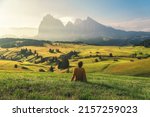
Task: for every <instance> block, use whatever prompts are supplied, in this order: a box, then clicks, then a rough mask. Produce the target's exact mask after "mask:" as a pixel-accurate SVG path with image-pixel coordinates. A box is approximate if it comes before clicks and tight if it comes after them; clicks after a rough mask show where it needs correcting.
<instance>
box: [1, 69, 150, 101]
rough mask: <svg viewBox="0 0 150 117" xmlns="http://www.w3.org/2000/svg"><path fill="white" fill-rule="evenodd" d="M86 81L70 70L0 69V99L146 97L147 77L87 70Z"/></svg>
mask: <svg viewBox="0 0 150 117" xmlns="http://www.w3.org/2000/svg"><path fill="white" fill-rule="evenodd" d="M87 76H88V83H81V82H70V78H71V74H66V73H64V74H62V73H61V74H56V73H48V72H47V73H37V72H35V73H31V72H22V73H17V72H16V73H14V72H12V73H11V72H0V99H2V100H3V99H11V100H12V99H21V100H23V99H27V100H29V99H31V100H35V99H37V100H66V99H69V100H92V99H95V100H116V99H121V100H122V99H123V100H128V99H134V100H142V99H150V78H149V77H147V78H146V77H133V76H119V75H106V74H99V73H88V74H87Z"/></svg>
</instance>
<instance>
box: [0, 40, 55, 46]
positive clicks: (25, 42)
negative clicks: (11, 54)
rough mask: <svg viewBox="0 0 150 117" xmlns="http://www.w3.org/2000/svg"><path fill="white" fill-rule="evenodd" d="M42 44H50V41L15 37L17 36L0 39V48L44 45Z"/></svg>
mask: <svg viewBox="0 0 150 117" xmlns="http://www.w3.org/2000/svg"><path fill="white" fill-rule="evenodd" d="M44 44H51V45H52V42H50V41H44V40H33V39H17V38H16V39H15V38H4V39H0V47H2V48H13V47H22V46H44Z"/></svg>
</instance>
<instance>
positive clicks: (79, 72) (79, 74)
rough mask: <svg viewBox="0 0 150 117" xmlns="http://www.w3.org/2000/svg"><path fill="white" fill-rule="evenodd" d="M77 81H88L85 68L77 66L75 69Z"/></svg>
mask: <svg viewBox="0 0 150 117" xmlns="http://www.w3.org/2000/svg"><path fill="white" fill-rule="evenodd" d="M74 80H75V81H85V82H86V81H87V79H86V74H85V70H84V68H75V70H74Z"/></svg>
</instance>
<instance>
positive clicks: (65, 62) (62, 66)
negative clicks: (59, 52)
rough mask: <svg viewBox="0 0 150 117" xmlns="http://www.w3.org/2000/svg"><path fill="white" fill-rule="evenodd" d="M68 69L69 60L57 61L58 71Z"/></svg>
mask: <svg viewBox="0 0 150 117" xmlns="http://www.w3.org/2000/svg"><path fill="white" fill-rule="evenodd" d="M67 68H69V60H68V59H67V58H65V57H64V58H63V59H62V60H58V69H67Z"/></svg>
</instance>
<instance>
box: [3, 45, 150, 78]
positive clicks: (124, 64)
mask: <svg viewBox="0 0 150 117" xmlns="http://www.w3.org/2000/svg"><path fill="white" fill-rule="evenodd" d="M22 48H28V49H31V50H32V51H35V50H36V51H37V52H38V54H39V55H41V56H43V57H59V56H60V55H63V54H66V53H68V52H70V51H74V50H75V51H78V52H79V58H72V59H70V60H69V61H70V66H71V67H70V72H72V71H73V69H74V67H76V66H77V63H78V62H79V61H83V62H84V67H85V69H86V71H87V72H88V73H94V72H98V73H106V74H120V75H132V76H150V59H149V58H147V59H142V60H138V59H136V58H131V57H130V55H131V54H135V53H136V54H137V56H146V55H150V49H149V48H145V47H142V46H139V47H133V46H125V47H119V46H92V45H83V44H61V43H59V44H53V45H45V46H44V47H39V46H38V47H35V46H25V47H17V48H9V49H4V48H0V55H3V56H5V57H6V58H8V59H10V58H17V59H18V58H19V57H20V56H19V55H17V53H18V52H19V51H20V50H21V49H22ZM49 49H59V50H60V51H61V52H60V53H49ZM97 52H98V53H97ZM110 53H112V54H113V56H118V58H117V59H118V61H117V62H116V61H114V58H110V57H109V58H104V59H105V60H103V61H101V60H99V58H98V57H94V56H96V55H97V54H98V56H99V55H101V56H109V54H110ZM141 53H142V54H141ZM89 56H91V57H89ZM121 56H123V57H121ZM86 57H87V58H86ZM119 57H121V58H119ZM95 59H98V60H99V61H98V62H95ZM131 60H133V61H134V62H131ZM19 61H21V62H16V61H6V60H0V71H4V70H7V71H16V69H14V65H15V64H17V65H19V68H18V69H17V71H24V69H21V68H22V67H26V68H27V69H28V71H34V72H38V71H39V69H44V70H45V71H48V70H49V67H50V65H49V64H47V63H42V64H41V63H40V64H34V63H33V62H31V61H36V60H35V57H34V56H33V55H31V56H28V57H27V58H25V57H23V58H19ZM54 67H55V68H56V69H55V72H63V71H60V70H58V69H57V66H54ZM25 71H27V70H25Z"/></svg>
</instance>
